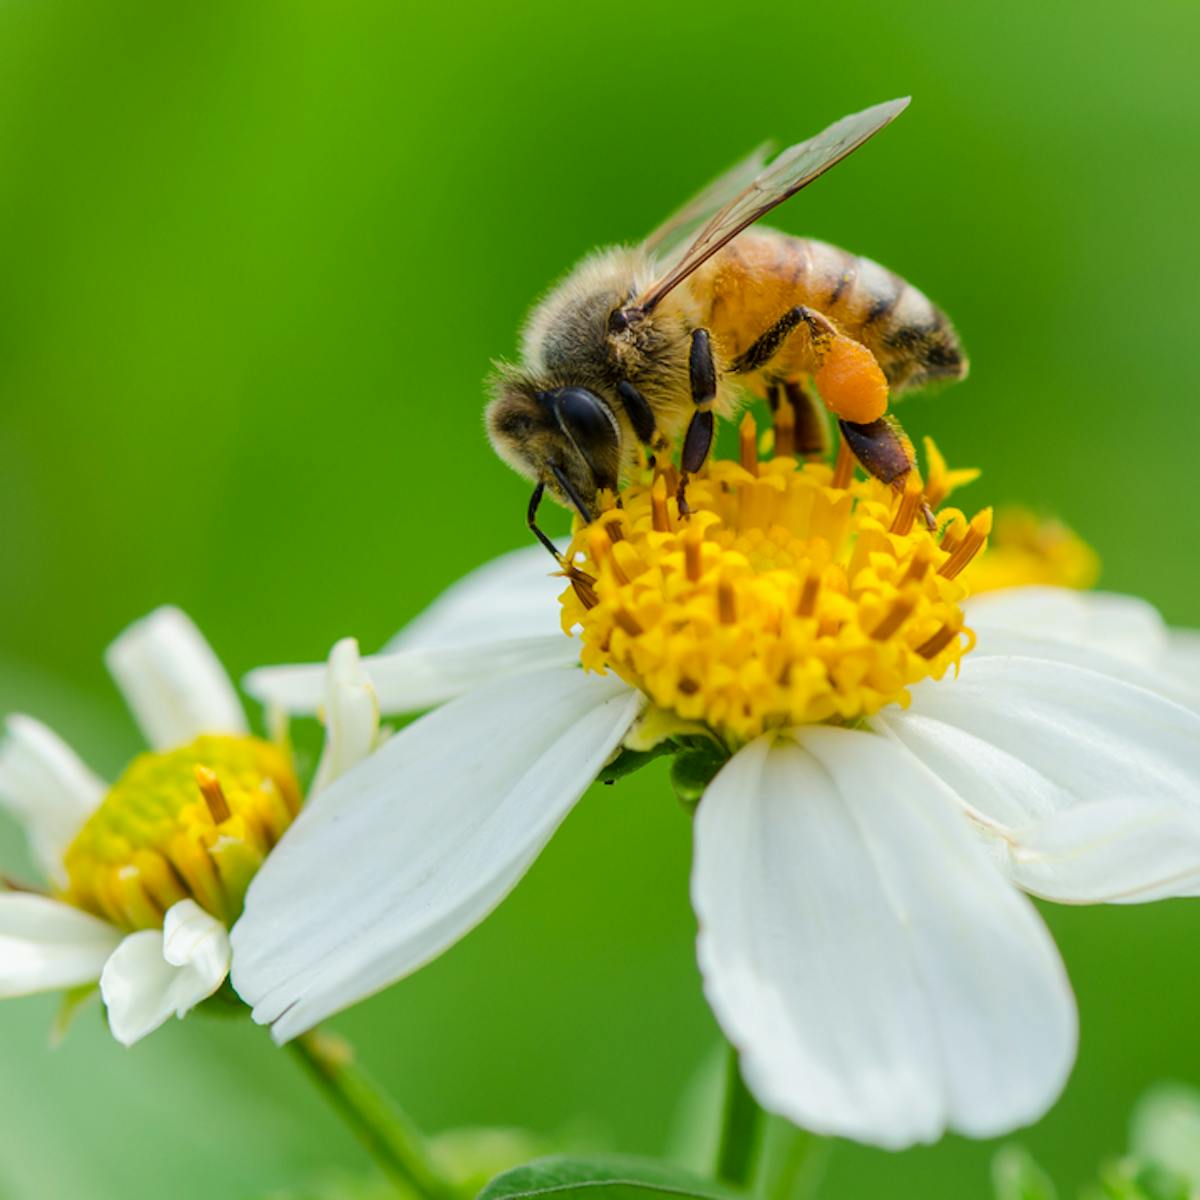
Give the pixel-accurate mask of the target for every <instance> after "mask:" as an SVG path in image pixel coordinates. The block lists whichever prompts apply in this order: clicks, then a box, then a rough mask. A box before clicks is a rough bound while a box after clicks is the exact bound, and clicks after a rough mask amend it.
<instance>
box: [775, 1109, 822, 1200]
mask: <svg viewBox="0 0 1200 1200" xmlns="http://www.w3.org/2000/svg"><path fill="white" fill-rule="evenodd" d="M832 1149H833V1144H832V1143H831V1142H830V1141H829V1139H828V1138H823V1137H818V1136H817V1134H815V1133H809V1132H808V1131H807V1130H805V1129H797V1128H795V1127H794V1126H793V1127H792V1128H791V1130H790V1139H789V1140H788V1142H787V1150H786V1152H785V1154H784V1155H783V1162H782V1163H780V1164H779V1166H778V1167H777V1168H776V1171H775V1176H774V1179H773V1180H772V1182H771V1188H770V1192H769V1196H770V1200H809V1198H810V1197H812V1196H815V1195H816V1194H817V1188H818V1187H819V1186H820V1183H821V1179H822V1177H823V1176H824V1174H825V1164H826V1162H827V1161H828V1159H829V1152H830V1150H832Z"/></svg>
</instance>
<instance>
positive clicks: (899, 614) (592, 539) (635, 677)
mask: <svg viewBox="0 0 1200 1200" xmlns="http://www.w3.org/2000/svg"><path fill="white" fill-rule="evenodd" d="M741 442H742V452H741V459H740V462H731V461H714V462H711V463H710V464H709V465H708V466H706V467H705V468H704V470H703V471H701V472H700V473H699V474H698V475H696V476H694V477H693V478H692V479H691V480H690V482H689V484H688V488H687V503H688V506H689V508H690V509H691V515H690V516H689V517H687V518H686V519H683V520H681V519H680V516H679V510H678V506H677V504H676V502H675V499H674V496H673V495H672V492H673V490H674V489H673V487H672V482H673V481H671V480H670V479H669V478H668V474H667V473H662V472H660V473H659V474H658V476H657V477H656V478H655V479H654V481H653V483H650V484H634V485H632V486H630V487H629V488H627V489H626V490H625V491H624V492H623V493H622V506H621V507H620V508H616V507H612V508H609V509H608V510H607V511H605V512H604V513H602V514H601V515H600V517H598V518H597V520H596V521H594V522H593V523H592V524H591V525H589V526H586V527H584V528H582V529H580V530H579V531H578V532H577V533H576V535H575V537H574V539H573V541H572V543H571V548H570V551H569V553H568V558H567V561H568V563H569V564H570V565H569V566H568V567H567V569H566V572H565V573H566V574H567V576H568V578H569V579H570V580H571V584H572V586H571V587H570V588H568V589H567V590H566V591H565V592H564V593H563V595H562V597H561V603H562V610H563V611H562V622H563V628H564V629H565V630H566V631H567V632H572V631H573V630H576V629H578V630H579V631H580V635H581V637H582V640H583V648H582V652H581V658H582V662H583V665H584V667H585V668H587V669H589V670H593V671H599V672H603V671H606V670H609V669H611V670H613V671H616V672H617V674H618V675H620V676H621V678H623V679H625V680H626V681H627V682H629V683H630V684H632V685H634V686H635V687H638V688H640V689H641V690H642V691H643V692H645V693H646V695H647V696H648V697H649V698H650V700H651V701H652V702H653V703H654V704H655V705H657V706H659V707H660V708H663V709H667V710H669V711H670V712H672V713H674V714H676V715H677V716H679V717H680V718H682V719H684V720H687V721H697V722H702V723H703V724H705V725H707V726H708V727H709V728H710V729H712V730H714V731H715V732H717V733H718V734H719V735H720V736H722V737H723V738H724V739H725V740H726V741H732V742H734V743H739V742H741V741H745V740H748V739H750V738H752V737H755V736H756V735H758V734H759V733H761V732H763V731H764V730H765V729H769V728H774V727H786V726H789V725H796V724H801V723H805V722H815V721H834V720H836V721H842V722H850V721H854V720H856V719H858V718H861V717H865V716H868V715H870V714H871V713H874V712H876V711H878V710H879V709H880V708H882V707H883V706H884V705H886V704H895V703H899V704H904V703H906V702H907V699H908V692H907V689H908V688H909V687H910V686H911V685H912V684H914V683H916V682H918V681H919V680H921V679H925V678H928V677H934V678H940V677H941V676H942V675H943V674H944V673H945V671H946V670H947V668H949V667H951V666H952V665H954V664H956V663H957V662H958V661H959V659H960V658H961V657H962V655H963V654H964V653H965V652H966V651H967V650H968V649H969V648H970V644H971V641H972V640H973V639H972V635H971V634H970V632H969V631H968V630H966V629H965V628H964V626H963V614H962V610H961V608H960V603H961V601H962V600H963V598H964V597H965V595H966V588H965V586H964V584H963V583H962V581H961V579H960V578H959V576H960V573H961V572H962V570H963V568H964V567H965V566H966V565H967V564H968V563H969V562H970V561H971V560H972V558H973V557H974V556H975V555H976V554H977V553H978V551H979V550H980V548H981V547H982V545H983V544H984V542H985V540H986V538H987V535H988V533H989V531H990V528H991V513H990V511H985V512H982V513H980V514H978V515H977V516H976V517H974V518H973V519H972V520H970V521H968V520H967V519H966V518H965V517H964V515H963V514H962V513H961V512H959V511H958V510H956V509H943V510H942V511H941V512H940V513H939V514H938V516H937V518H936V522H935V528H932V529H931V528H930V527H929V524H928V523H927V518H928V517H929V515H930V514H929V512H928V510H927V509H925V508H924V507H923V505H924V503H925V500H924V498H923V488H922V482H921V479H920V477H919V475H918V473H917V471H915V470H914V471H912V472H910V474H909V476H908V480H907V484H906V486H905V487H904V489H903V490H902V491H897V490H896V489H893V488H890V487H887V486H886V485H884V484H881V483H879V482H878V481H876V480H873V479H868V480H855V479H854V478H853V462H852V460H851V459H850V458H849V456H848V452H847V451H845V449H844V448H843V452H842V454H841V456H840V457H839V460H838V463H837V465H836V466H835V467H834V468H832V469H831V468H830V467H829V466H828V465H827V464H824V463H800V462H797V460H796V459H794V458H792V457H780V458H775V459H773V460H771V461H769V462H764V463H760V462H759V461H758V455H757V452H756V434H755V430H754V425H753V422H752V421H751V420H750V418H749V417H747V419H746V421H744V422H743V425H742V429H741ZM926 494H927V493H926ZM943 496H944V492H943ZM939 498H942V497H939Z"/></svg>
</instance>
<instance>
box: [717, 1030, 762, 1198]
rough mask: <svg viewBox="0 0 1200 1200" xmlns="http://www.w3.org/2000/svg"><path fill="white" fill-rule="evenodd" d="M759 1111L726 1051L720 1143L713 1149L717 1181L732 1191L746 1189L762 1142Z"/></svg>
mask: <svg viewBox="0 0 1200 1200" xmlns="http://www.w3.org/2000/svg"><path fill="white" fill-rule="evenodd" d="M762 1116H763V1112H762V1109H761V1108H759V1107H758V1101H757V1100H755V1099H754V1097H753V1096H752V1095H750V1091H749V1089H748V1088H747V1087H746V1081H745V1080H744V1079H743V1078H742V1072H741V1069H740V1068H739V1067H738V1059H737V1051H736V1050H734V1049H733V1047H730V1049H729V1063H728V1066H727V1068H726V1082H725V1108H724V1111H723V1113H722V1116H721V1140H720V1143H719V1144H718V1146H717V1172H716V1173H717V1178H718V1179H722V1180H724V1181H725V1182H726V1183H731V1184H733V1185H734V1186H735V1187H739V1188H748V1187H749V1185H750V1178H751V1175H752V1174H753V1172H754V1159H755V1156H756V1154H757V1151H758V1148H759V1144H760V1143H761V1141H762Z"/></svg>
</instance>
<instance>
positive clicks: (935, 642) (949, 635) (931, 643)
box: [917, 625, 962, 658]
mask: <svg viewBox="0 0 1200 1200" xmlns="http://www.w3.org/2000/svg"><path fill="white" fill-rule="evenodd" d="M961 632H962V626H961V625H943V626H942V627H941V629H939V630H938V631H937V633H935V634H934V635H933V637H931V638H930V639H929V640H928V641H926V642H922V643H921V644H920V645H919V646H918V647H917V653H918V654H919V655H920V656H921V657H922V658H937V656H938V655H939V654H941V652H942V651H943V650H945V648H946V647H947V646H948V645H950V643H951V642H952V641H954V639H955V638H956V637H958V635H959V634H960V633H961Z"/></svg>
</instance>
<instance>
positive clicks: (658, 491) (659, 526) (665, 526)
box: [650, 475, 671, 533]
mask: <svg viewBox="0 0 1200 1200" xmlns="http://www.w3.org/2000/svg"><path fill="white" fill-rule="evenodd" d="M650 508H651V520H652V522H653V524H654V528H655V530H656V531H657V532H658V533H670V532H671V517H670V514H669V513H668V512H667V484H666V481H665V480H664V479H663V477H662V476H661V475H660V476H659V477H658V478H657V479H656V480H655V481H654V486H653V487H652V488H651V489H650Z"/></svg>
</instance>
